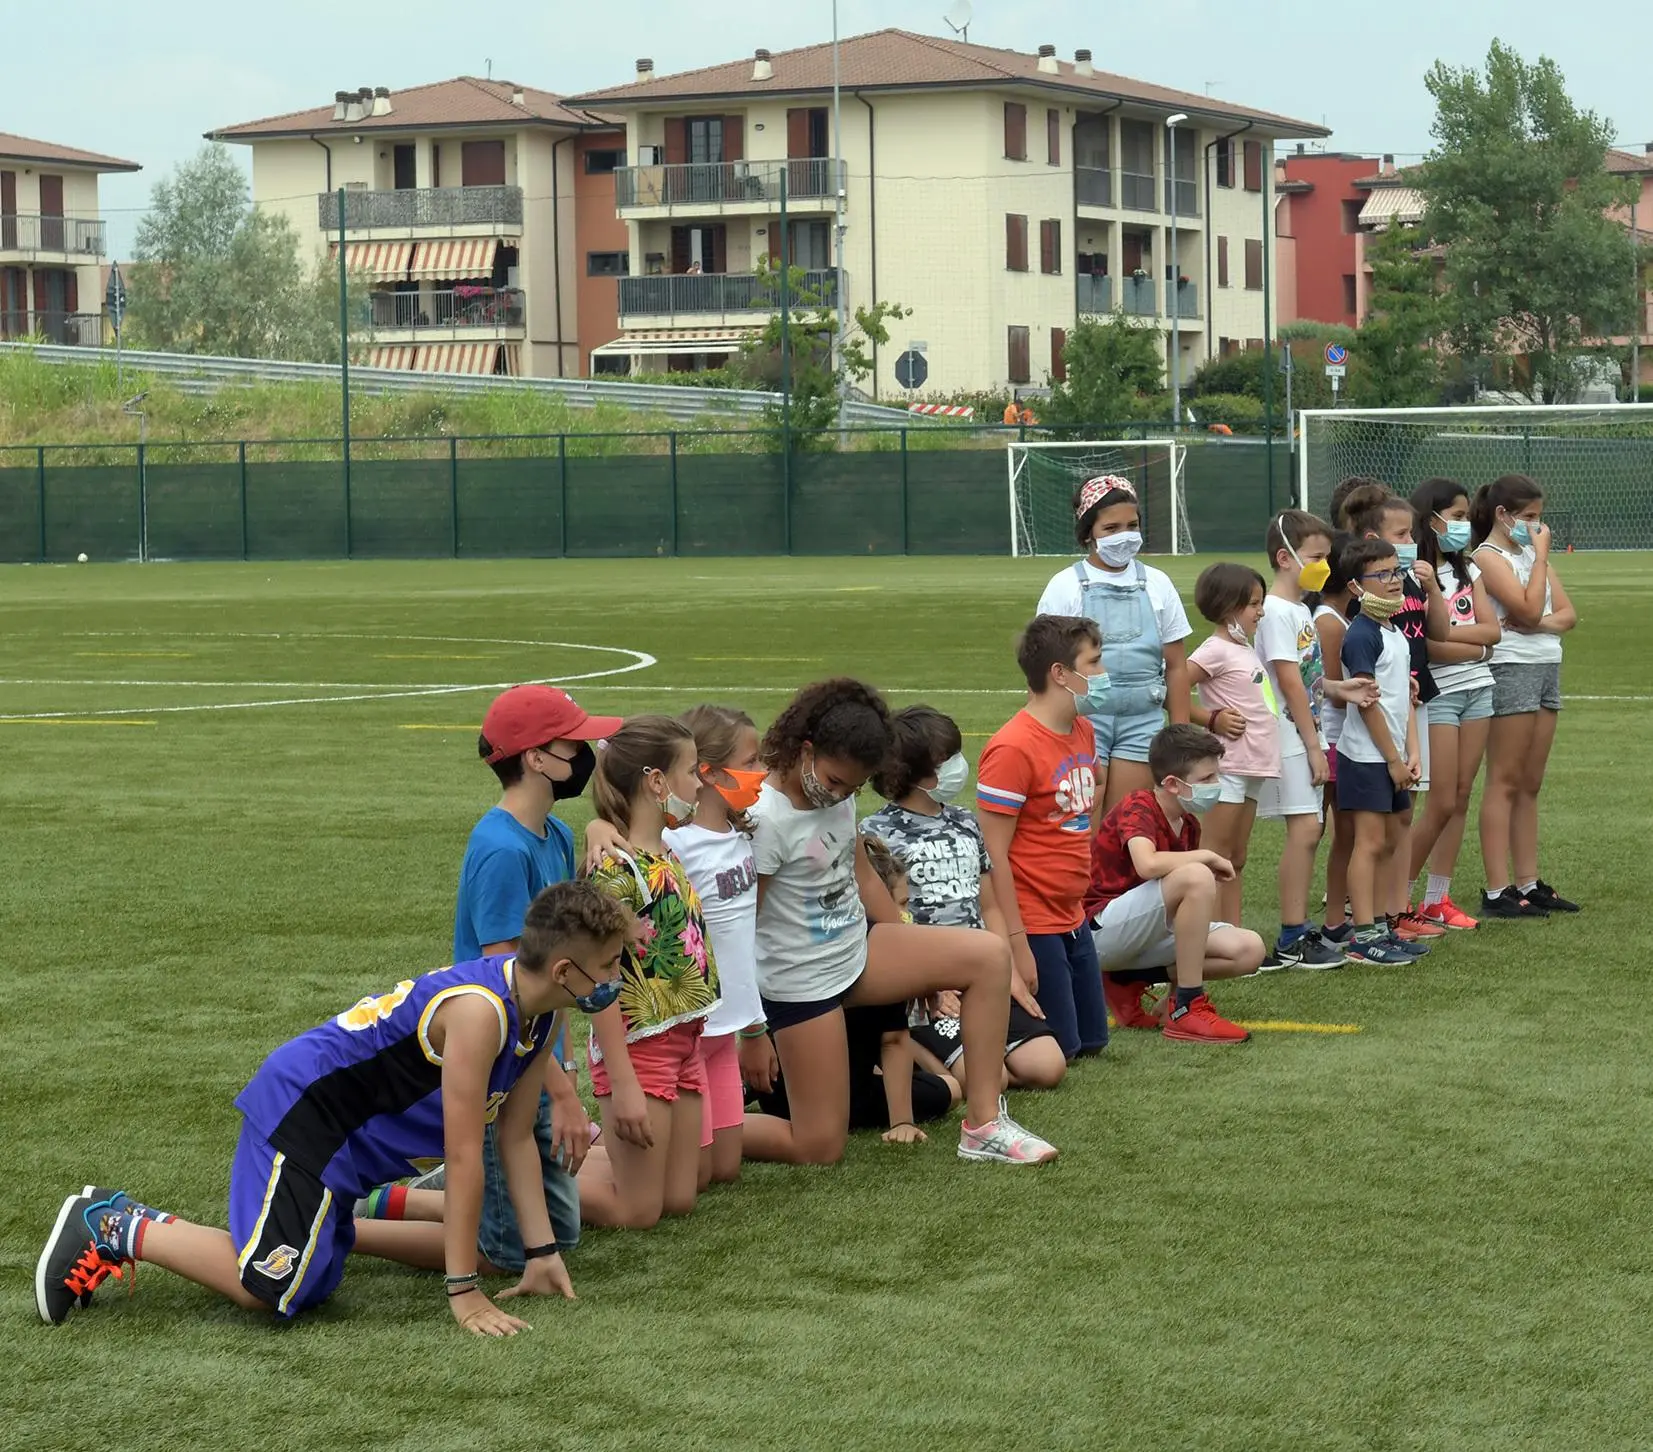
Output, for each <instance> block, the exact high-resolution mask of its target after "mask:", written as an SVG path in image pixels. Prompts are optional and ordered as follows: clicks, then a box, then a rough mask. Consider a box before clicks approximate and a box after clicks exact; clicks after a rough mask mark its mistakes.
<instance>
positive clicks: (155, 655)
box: [75, 650, 195, 660]
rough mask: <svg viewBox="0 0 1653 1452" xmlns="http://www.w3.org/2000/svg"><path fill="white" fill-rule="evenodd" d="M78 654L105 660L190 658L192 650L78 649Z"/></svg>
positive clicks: (192, 653)
mask: <svg viewBox="0 0 1653 1452" xmlns="http://www.w3.org/2000/svg"><path fill="white" fill-rule="evenodd" d="M75 654H76V655H88V656H97V657H99V658H101V659H103V660H188V659H189V658H190V657H191V656H192V655H194V654H195V652H194V651H192V650H77V651H76V652H75Z"/></svg>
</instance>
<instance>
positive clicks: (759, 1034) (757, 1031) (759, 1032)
mask: <svg viewBox="0 0 1653 1452" xmlns="http://www.w3.org/2000/svg"><path fill="white" fill-rule="evenodd" d="M768 1035H769V1025H768V1024H765V1025H764V1026H763V1027H762V1028H743V1029H742V1030H741V1031H740V1033H739V1034H738V1035H737V1037H738V1038H743V1039H748V1040H750V1039H761V1038H767V1037H768Z"/></svg>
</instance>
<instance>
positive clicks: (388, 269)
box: [327, 242, 413, 282]
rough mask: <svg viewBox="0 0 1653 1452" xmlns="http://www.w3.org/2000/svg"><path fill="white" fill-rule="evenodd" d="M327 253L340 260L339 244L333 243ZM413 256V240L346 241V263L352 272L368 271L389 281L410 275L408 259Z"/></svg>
mask: <svg viewBox="0 0 1653 1452" xmlns="http://www.w3.org/2000/svg"><path fill="white" fill-rule="evenodd" d="M327 255H328V256H329V257H331V258H332V259H333V261H334V262H337V261H338V260H339V244H338V243H337V242H334V243H332V244H331V245H330V246H329V247H328V249H327ZM412 256H413V243H411V242H346V243H345V244H344V265H345V266H346V267H348V268H349V269H350V270H351V271H352V272H366V273H369V274H371V275H372V276H373V277H376V278H382V279H384V280H385V281H387V282H401V281H403V280H404V279H405V278H406V277H407V275H408V260H409V259H410V258H411V257H412Z"/></svg>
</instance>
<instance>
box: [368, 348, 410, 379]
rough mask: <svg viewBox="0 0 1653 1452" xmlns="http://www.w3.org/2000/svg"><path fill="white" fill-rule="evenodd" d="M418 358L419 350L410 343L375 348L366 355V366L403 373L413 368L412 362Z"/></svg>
mask: <svg viewBox="0 0 1653 1452" xmlns="http://www.w3.org/2000/svg"><path fill="white" fill-rule="evenodd" d="M418 356H419V350H418V349H417V348H416V347H414V346H413V344H411V343H402V344H399V345H393V346H389V347H382V348H375V349H374V350H373V351H372V352H371V353H369V354H368V358H367V366H368V367H369V368H395V369H398V370H401V371H404V372H405V371H406V370H408V369H410V368H412V367H413V363H414V360H415V359H416V358H417V357H418Z"/></svg>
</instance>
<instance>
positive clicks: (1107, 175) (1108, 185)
mask: <svg viewBox="0 0 1653 1452" xmlns="http://www.w3.org/2000/svg"><path fill="white" fill-rule="evenodd" d="M1073 176H1074V183H1075V187H1076V189H1077V191H1078V193H1079V205H1080V206H1081V207H1111V206H1112V205H1113V173H1112V172H1110V171H1106V170H1104V169H1103V168H1101V167H1095V166H1076V167H1074V169H1073Z"/></svg>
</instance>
